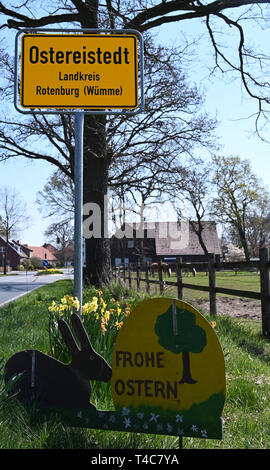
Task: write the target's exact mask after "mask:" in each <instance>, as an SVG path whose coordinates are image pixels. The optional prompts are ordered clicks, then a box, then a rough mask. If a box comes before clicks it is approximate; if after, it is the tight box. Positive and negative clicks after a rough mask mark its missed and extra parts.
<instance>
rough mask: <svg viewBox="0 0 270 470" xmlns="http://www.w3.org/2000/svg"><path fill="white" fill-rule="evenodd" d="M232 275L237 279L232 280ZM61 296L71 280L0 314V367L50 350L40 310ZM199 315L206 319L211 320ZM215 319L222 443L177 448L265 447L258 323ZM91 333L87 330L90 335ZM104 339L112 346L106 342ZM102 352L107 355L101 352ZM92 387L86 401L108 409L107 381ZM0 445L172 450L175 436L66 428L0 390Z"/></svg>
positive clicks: (123, 292) (117, 291) (269, 397)
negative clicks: (21, 355)
mask: <svg viewBox="0 0 270 470" xmlns="http://www.w3.org/2000/svg"><path fill="white" fill-rule="evenodd" d="M238 276H239V274H237V276H235V278H237V277H238ZM251 276H252V275H251ZM239 278H240V276H239ZM239 278H238V279H239ZM197 279H198V278H197ZM240 280H241V278H240ZM192 282H193V278H192ZM253 282H254V284H255V281H253ZM93 292H94V291H93V289H92V288H89V289H87V290H86V291H85V292H84V299H85V300H88V299H89V298H90V297H91V296H92V295H93ZM65 294H71V295H72V283H71V281H69V280H63V281H57V282H56V283H53V284H50V285H48V286H45V287H42V288H41V289H38V290H36V291H34V292H32V293H30V294H28V295H27V296H24V297H22V298H20V299H18V300H17V301H15V302H13V303H11V304H9V305H7V306H6V307H3V308H2V309H0V345H1V357H3V359H4V362H5V361H6V360H7V359H8V358H9V357H10V356H11V355H12V354H14V353H15V352H18V351H20V350H22V349H25V348H36V349H39V350H41V351H43V352H48V351H49V348H50V342H49V335H48V310H47V309H48V306H49V305H50V304H51V302H52V300H56V301H57V300H60V299H61V297H62V296H63V295H65ZM110 295H113V296H114V297H115V298H118V299H119V300H122V301H127V300H129V301H130V303H132V304H133V305H136V304H137V303H138V302H139V301H140V300H141V297H140V296H139V295H138V294H137V293H135V292H133V291H131V290H130V289H128V288H126V287H124V288H123V287H121V286H119V285H118V284H117V283H115V284H114V285H113V286H112V289H111V290H107V291H106V290H105V291H104V298H109V296H110ZM157 295H159V294H158V293H157ZM130 296H131V297H130ZM206 318H207V319H208V320H209V321H212V320H213V318H211V317H206ZM215 321H216V328H215V331H216V333H217V335H218V337H219V340H220V343H221V346H222V348H223V351H224V357H225V364H226V379H227V395H226V402H225V407H224V410H223V414H222V417H223V439H222V440H210V439H195V438H185V437H184V438H183V445H184V448H187V449H269V448H270V434H269V432H268V430H269V427H270V342H268V341H267V340H266V339H265V338H263V337H262V336H261V322H260V321H254V320H253V321H250V320H242V319H237V320H236V319H233V318H229V317H225V316H220V317H219V316H218V317H217V318H215ZM91 333H92V331H91V332H90V331H89V334H90V337H91ZM108 341H112V337H111V338H108ZM103 348H105V346H104V345H103ZM102 353H103V354H104V356H106V351H105V350H104V351H102ZM110 354H111V352H110V353H109V355H110ZM107 359H108V360H109V357H107ZM93 385H94V387H93V395H92V397H91V401H92V402H93V403H94V404H95V405H96V406H97V407H98V408H99V409H104V410H110V409H113V404H112V399H111V392H110V387H109V384H101V383H98V382H96V383H93ZM1 386H2V384H1ZM0 448H1V449H56V448H57V449H60V448H61V449H177V448H178V438H176V437H168V436H156V435H149V434H136V433H124V432H112V431H102V430H89V429H80V428H72V427H68V426H66V425H64V424H62V423H61V422H59V421H57V420H52V421H49V422H40V421H38V420H37V418H36V415H35V413H34V410H30V411H29V410H26V409H25V408H24V407H23V406H22V405H21V404H20V403H18V402H17V400H16V399H15V398H9V399H4V397H3V393H2V394H1V395H0Z"/></svg>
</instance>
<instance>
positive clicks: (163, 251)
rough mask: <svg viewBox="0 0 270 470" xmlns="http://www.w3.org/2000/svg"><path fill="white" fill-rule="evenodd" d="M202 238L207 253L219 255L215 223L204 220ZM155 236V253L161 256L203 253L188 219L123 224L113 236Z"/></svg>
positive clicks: (128, 237)
mask: <svg viewBox="0 0 270 470" xmlns="http://www.w3.org/2000/svg"><path fill="white" fill-rule="evenodd" d="M202 224H203V231H202V239H203V241H204V244H205V246H206V248H207V250H208V253H213V254H216V255H221V254H222V252H221V247H220V243H219V239H218V234H217V229H216V223H215V222H212V221H204V222H202ZM123 236H125V237H126V238H127V239H130V238H152V239H153V238H155V245H156V254H157V255H162V256H166V255H167V256H177V255H178V256H181V255H204V251H203V249H202V247H201V245H200V242H199V238H198V236H197V234H196V233H195V231H194V230H193V228H192V225H191V224H190V223H189V221H183V222H176V221H171V222H144V224H143V226H141V224H140V223H130V224H125V227H122V228H121V229H118V230H117V231H116V232H115V234H114V237H115V238H122V237H123Z"/></svg>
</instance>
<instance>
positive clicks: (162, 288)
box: [158, 261, 164, 294]
mask: <svg viewBox="0 0 270 470" xmlns="http://www.w3.org/2000/svg"><path fill="white" fill-rule="evenodd" d="M158 277H159V292H160V293H161V294H163V292H164V284H163V273H162V265H161V261H159V262H158Z"/></svg>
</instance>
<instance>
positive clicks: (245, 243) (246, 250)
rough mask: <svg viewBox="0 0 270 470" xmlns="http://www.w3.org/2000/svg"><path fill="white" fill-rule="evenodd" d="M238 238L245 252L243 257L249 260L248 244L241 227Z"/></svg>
mask: <svg viewBox="0 0 270 470" xmlns="http://www.w3.org/2000/svg"><path fill="white" fill-rule="evenodd" d="M239 238H240V241H241V244H242V247H243V250H244V253H245V258H246V261H250V254H249V249H248V244H247V239H246V235H245V233H244V231H243V230H242V229H239Z"/></svg>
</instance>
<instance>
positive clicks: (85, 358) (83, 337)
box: [5, 313, 112, 408]
mask: <svg viewBox="0 0 270 470" xmlns="http://www.w3.org/2000/svg"><path fill="white" fill-rule="evenodd" d="M71 323H72V326H73V328H74V331H75V334H76V336H77V337H78V339H79V341H80V343H81V349H79V348H78V346H77V343H76V341H75V339H74V337H73V335H72V333H71V330H70V328H69V326H68V324H67V323H66V322H65V321H64V320H59V321H58V325H59V329H60V332H61V335H62V337H63V339H64V341H65V343H66V344H67V346H68V348H69V350H70V352H71V356H72V361H71V363H70V364H64V363H63V362H61V361H58V360H57V359H54V358H53V357H51V356H49V355H47V354H45V353H42V352H40V351H37V350H25V351H20V352H18V353H16V354H14V355H13V356H12V357H11V358H10V359H9V360H8V361H7V363H6V365H5V382H6V383H7V382H8V381H9V380H10V379H11V378H12V377H14V376H18V379H17V380H15V381H14V386H13V387H12V393H14V392H17V393H18V398H19V399H21V400H22V401H24V402H28V403H32V402H35V403H36V404H37V405H39V406H40V407H46V406H47V407H50V406H61V407H66V408H87V407H94V405H93V404H92V403H90V396H91V392H92V386H91V382H90V381H91V380H92V379H93V380H98V381H103V382H108V381H110V379H111V375H112V370H111V367H110V366H109V364H108V363H107V362H106V361H105V359H104V358H103V357H102V356H100V355H99V354H97V352H96V351H95V350H94V349H93V347H92V345H91V342H90V340H89V337H88V335H87V333H86V331H85V328H84V326H83V324H82V321H81V319H80V317H79V316H78V315H77V314H76V313H73V314H72V315H71ZM19 374H21V375H19ZM94 408H95V407H94Z"/></svg>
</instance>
